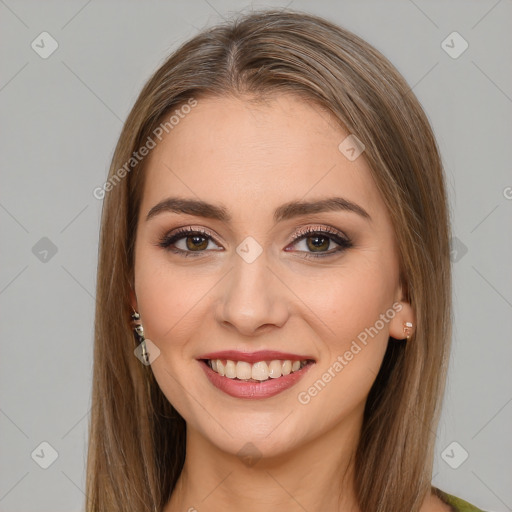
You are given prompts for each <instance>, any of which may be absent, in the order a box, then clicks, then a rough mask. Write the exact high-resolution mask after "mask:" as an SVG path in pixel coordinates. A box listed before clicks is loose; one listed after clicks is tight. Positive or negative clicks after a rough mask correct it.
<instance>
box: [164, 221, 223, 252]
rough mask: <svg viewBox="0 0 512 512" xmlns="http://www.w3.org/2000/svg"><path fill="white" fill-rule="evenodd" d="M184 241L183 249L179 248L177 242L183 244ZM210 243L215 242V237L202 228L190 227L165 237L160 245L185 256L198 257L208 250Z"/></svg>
mask: <svg viewBox="0 0 512 512" xmlns="http://www.w3.org/2000/svg"><path fill="white" fill-rule="evenodd" d="M182 240H183V242H184V243H182V244H181V245H182V247H181V248H180V247H177V246H176V245H177V244H176V242H181V241H182ZM210 241H211V242H213V237H212V235H211V234H210V233H208V232H207V231H204V230H203V229H201V228H193V227H191V226H189V227H186V228H180V229H178V230H177V231H174V232H171V233H169V234H167V235H165V236H163V237H162V238H161V239H160V241H159V242H158V245H159V246H160V247H163V248H164V249H167V250H169V251H172V252H174V253H177V254H180V255H183V256H198V255H199V253H201V252H204V250H205V249H207V248H208V244H209V243H210ZM213 243H214V242H213ZM215 245H216V244H215ZM195 253H196V254H195Z"/></svg>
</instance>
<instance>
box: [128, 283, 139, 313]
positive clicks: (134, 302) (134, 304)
mask: <svg viewBox="0 0 512 512" xmlns="http://www.w3.org/2000/svg"><path fill="white" fill-rule="evenodd" d="M130 305H131V307H132V308H133V309H134V311H138V309H137V308H138V306H137V297H136V295H135V291H134V289H133V288H132V287H131V286H130Z"/></svg>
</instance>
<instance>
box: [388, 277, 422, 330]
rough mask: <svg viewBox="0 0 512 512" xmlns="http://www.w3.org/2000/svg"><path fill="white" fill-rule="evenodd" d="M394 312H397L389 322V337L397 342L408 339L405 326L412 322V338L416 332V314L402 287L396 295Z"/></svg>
mask: <svg viewBox="0 0 512 512" xmlns="http://www.w3.org/2000/svg"><path fill="white" fill-rule="evenodd" d="M393 310H394V311H395V316H394V317H393V318H392V320H391V321H390V322H389V335H390V336H391V337H392V338H394V339H396V340H403V339H405V338H407V332H405V331H404V324H405V323H406V322H410V323H411V324H412V327H410V328H409V333H408V334H409V335H410V336H412V335H413V334H414V332H415V330H416V313H415V311H414V308H413V307H412V306H411V304H410V303H409V302H408V300H407V299H406V298H405V296H404V293H403V287H402V285H400V286H399V287H398V289H397V292H396V294H395V301H394V303H393Z"/></svg>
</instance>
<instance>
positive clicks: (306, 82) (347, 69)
mask: <svg viewBox="0 0 512 512" xmlns="http://www.w3.org/2000/svg"><path fill="white" fill-rule="evenodd" d="M279 92H286V93H294V94H296V95H300V97H301V98H303V99H304V100H306V101H310V102H314V103H315V104H317V105H318V106H320V107H321V108H324V109H327V110H328V111H329V112H331V113H332V114H334V116H335V117H336V118H337V119H338V120H339V125H340V127H342V128H343V129H344V130H346V131H347V132H348V133H350V134H355V135H356V136H357V138H358V139H360V140H361V141H363V143H364V144H365V146H366V149H365V152H364V157H365V158H366V160H367V161H368V163H369V165H370V167H371V170H372V175H373V178H374V180H375V183H376V184H377V186H378V188H379V190H380V193H381V194H382V197H383V199H384V201H385V203H386V206H387V208H388V210H389V213H390V215H391V219H392V222H393V226H394V229H395V234H396V238H397V242H398V247H399V254H400V279H401V282H402V284H403V285H404V288H405V290H406V293H407V297H406V299H407V300H408V301H409V302H410V303H411V304H412V307H413V309H414V312H415V316H416V326H415V334H414V335H413V337H412V338H411V339H410V340H409V341H408V342H407V343H399V342H396V341H393V340H390V342H389V345H388V351H387V353H386V355H385V357H384V361H383V364H382V367H381V370H380V373H379V374H378V376H377V378H376V381H375V383H374V385H373V387H372V389H371V391H370V394H369V396H368V400H367V403H366V409H365V415H364V420H363V426H362V431H361V438H360V442H359V445H358V448H357V455H356V461H355V480H356V481H355V483H356V492H357V496H358V500H359V505H360V508H361V510H364V511H365V512H396V511H397V510H400V511H403V510H407V511H410V512H417V511H418V510H419V508H420V505H421V503H422V501H423V499H424V498H425V496H426V494H427V493H428V492H429V491H430V486H431V477H432V465H433V448H434V441H435V435H434V432H435V431H436V428H437V423H438V420H439V413H440V406H441V401H442V396H443V391H444V385H445V377H446V368H447V358H448V353H449V346H450V337H451V269H450V258H449V253H450V250H449V241H450V227H449V226H450V224H449V212H448V207H447V199H446V190H445V182H444V175H443V169H442V164H441V160H440V155H439V151H438V148H437V144H436V141H435V138H434V135H433V133H432V129H431V127H430V125H429V122H428V120H427V117H426V116H425V113H424V112H423V110H422V108H421V106H420V104H419V102H418V100H417V99H416V97H415V96H414V94H413V93H412V91H411V89H410V87H409V86H408V84H407V83H406V81H405V80H404V79H403V77H402V76H401V75H400V74H399V72H398V71H397V70H396V69H395V68H394V67H393V65H392V64H391V63H390V62H389V61H388V60H387V59H386V58H385V57H384V56H383V55H382V54H380V53H379V52H378V51H377V50H375V49H374V48H373V47H372V46H370V45H369V44H368V43H366V42H365V41H364V40H362V39H361V38H359V37H358V36H356V35H354V34H353V33H351V32H349V31H348V30H345V29H343V28H340V27H338V26H336V25H334V24H332V23H330V22H328V21H326V20H324V19H322V18H319V17H316V16H313V15H310V14H306V13H302V12H297V11H290V10H288V11H274V10H267V11H259V12H253V13H249V14H245V15H241V16H239V17H238V18H236V19H234V20H232V21H229V22H226V23H223V24H221V25H218V26H215V27H213V28H210V29H206V30H204V31H202V32H201V33H199V34H198V35H196V36H195V37H193V38H192V39H191V40H190V41H188V42H186V43H185V44H183V45H182V46H181V47H180V48H178V50H177V51H175V52H174V53H173V54H172V55H171V56H170V57H169V58H168V59H167V60H166V62H164V64H163V65H162V66H161V67H160V68H159V69H158V70H157V71H156V72H155V73H154V75H153V76H152V77H151V78H150V80H149V81H148V82H147V84H146V85H145V86H144V88H143V90H142V91H141V93H140V95H139V97H138V99H137V101H136V102H135V105H134V106H133V108H132V110H131V112H130V114H129V116H128V119H127V120H126V123H125V125H124V128H123V130H122V133H121V136H120V138H119V142H118V144H117V147H116V150H115V153H114V156H113V159H112V164H111V168H110V173H109V178H108V180H107V182H106V183H105V186H104V187H103V188H102V191H103V192H102V194H104V195H105V198H104V204H103V215H102V224H101V235H100V247H99V266H98V280H97V307H96V322H95V345H94V376H93V378H94V381H93V389H92V412H91V423H90V431H89V451H88V460H87V480H86V495H87V498H86V500H87V501H86V510H87V512H93V511H95V512H96V511H109V512H115V511H119V512H121V511H122V512H128V511H133V512H135V511H141V510H149V511H152V512H153V511H160V510H162V508H163V506H164V505H165V504H166V503H167V501H168V500H169V498H170V496H171V493H172V491H173V489H174V486H175V484H176V481H177V479H178V477H179V475H180V472H181V470H182V467H183V463H184V459H185V422H184V420H183V418H182V417H181V416H180V415H179V414H178V413H177V412H176V411H175V409H174V408H173V407H172V405H171V404H170V403H169V402H168V400H167V399H166V398H165V396H164V395H163V393H162V392H161V390H160V389H159V387H158V384H157V382H156V380H155V379H154V377H153V374H152V372H151V368H150V367H149V366H144V365H142V364H141V363H140V361H139V360H138V359H137V358H136V357H135V356H134V354H133V351H134V348H135V346H136V342H135V341H134V338H133V333H132V330H131V327H130V322H129V321H130V312H131V308H130V300H129V297H130V288H131V286H132V285H133V267H134V265H133V264H134V260H133V254H134V250H133V249H134V243H135V232H136V227H137V217H138V212H139V205H140V201H141V194H142V190H143V185H144V179H143V177H144V172H143V171H144V164H145V161H146V160H145V159H142V160H141V161H139V160H137V159H136V158H134V157H133V155H134V152H137V150H138V149H139V148H141V147H142V146H144V145H145V144H147V141H148V140H149V138H153V139H154V134H155V129H157V127H158V126H159V124H160V123H161V122H162V119H164V118H165V116H169V115H170V113H171V112H172V111H174V110H175V109H178V108H179V107H180V106H183V105H185V104H187V102H189V103H190V101H191V100H192V101H201V98H204V97H207V96H214V95H217V96H219V95H224V96H226V95H238V96H240V97H242V96H243V97H248V96H251V97H260V98H261V97H263V96H264V95H266V94H274V93H279ZM122 169H124V172H123V171H122Z"/></svg>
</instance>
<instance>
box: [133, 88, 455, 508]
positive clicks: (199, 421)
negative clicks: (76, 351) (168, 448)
mask: <svg viewBox="0 0 512 512" xmlns="http://www.w3.org/2000/svg"><path fill="white" fill-rule="evenodd" d="M347 135H348V134H347V133H344V132H343V131H342V130H341V129H340V128H339V126H338V125H337V124H336V123H335V121H334V119H333V118H332V117H331V116H330V115H329V114H328V113H326V112H324V111H322V110H321V109H320V108H319V107H317V106H314V105H312V104H308V103H306V102H305V101H304V100H301V99H297V98H295V97H293V96H291V95H284V94H281V95H279V96H276V97H274V98H273V99H270V100H267V101H266V102H265V103H259V104H256V103H254V102H249V101H247V99H244V98H234V97H229V98H228V97H223V98H206V99H200V100H199V101H198V105H197V106H196V107H195V108H193V109H192V110H191V112H190V113H189V114H187V115H186V117H185V118H184V119H182V120H181V121H180V122H179V124H178V125H176V126H175V127H174V128H173V130H172V131H170V133H169V134H168V135H167V136H165V138H164V139H163V140H162V142H160V143H159V144H158V145H157V147H156V148H155V149H153V150H152V152H151V154H150V156H149V165H148V167H147V170H146V172H147V174H146V181H145V186H144V191H143V199H142V203H141V208H140V216H139V224H138V229H137V235H136V246H135V285H134V287H135V290H134V292H133V294H132V304H133V307H134V308H135V309H136V310H138V311H139V312H140V315H141V321H142V323H143V326H144V331H145V335H146V338H147V339H149V340H151V341H152V342H153V343H154V344H155V345H157V346H158V348H159V350H160V355H159V356H158V357H157V359H156V360H155V361H154V362H153V363H152V365H151V368H152V370H153V372H154V375H155V378H156V380H157V381H158V384H159V386H160V388H161V389H162V391H163V393H164V394H165V396H166V397H167V398H168V399H169V401H170V402H171V403H172V404H173V405H174V407H175V408H176V409H177V410H178V411H179V412H180V414H181V415H182V416H183V417H184V418H185V420H186V423H187V456H186V462H185V467H184V469H183V472H182V474H181V476H180V479H179V481H178V484H177V486H176V489H175V492H174V493H173V495H172V497H171V500H170V501H169V502H168V504H167V506H166V508H165V512H174V511H185V510H193V509H192V507H194V508H195V509H196V510H208V511H211V512H215V511H220V510H222V511H225V510H244V511H246V512H252V511H257V510H258V511H260V510H262V509H263V507H264V509H265V510H287V511H289V512H292V511H299V510H300V511H303V510H304V509H306V510H339V511H344V512H348V511H354V512H355V511H359V508H358V507H357V505H356V502H355V495H354V485H353V465H352V463H353V458H352V457H353V454H354V451H355V448H356V446H357V441H358V438H359V432H360V428H361V422H362V415H363V410H364V405H365V401H366V398H367V395H368V393H369V390H370V388H371V385H372V383H373V382H374V379H375V376H376V374H377V372H378V369H379V367H380V364H381V362H382V359H383V356H384V353H385V349H386V345H387V342H388V337H389V336H393V337H394V338H397V339H402V338H404V337H405V336H404V333H403V323H404V322H405V321H410V322H413V323H414V312H413V310H412V308H411V306H410V305H409V304H408V303H406V302H404V301H402V289H401V287H400V284H399V279H398V275H399V267H398V254H397V248H396V241H395V237H394V232H393V228H392V224H391V221H390V218H389V215H388V213H387V211H386V208H385V206H384V203H383V201H382V198H381V197H380V195H379V192H378V190H377V189H376V187H375V185H374V183H373V181H372V178H371V175H370V170H369V167H368V165H367V163H366V161H365V159H364V154H363V155H362V156H360V157H359V158H357V159H356V160H354V161H349V160H348V159H347V158H346V157H345V156H344V155H343V154H342V153H341V152H340V151H339V150H338V145H339V144H340V142H341V141H342V140H343V139H344V138H345V137H346V136H347ZM333 195H337V196H341V197H344V198H346V199H349V200H350V201H352V202H354V203H357V204H358V205H359V206H361V207H362V208H364V209H365V210H366V211H367V212H368V214H369V215H370V216H371V221H369V220H366V219H364V218H363V217H361V216H359V215H357V214H356V213H353V212H348V211H329V212H323V213H315V214H309V215H306V216H301V217H296V218H293V219H289V220H285V221H282V222H280V223H278V224H274V221H273V218H272V215H273V211H274V209H275V208H277V207H278V206H280V205H282V204H283V203H285V202H288V201H292V200H301V199H302V200H316V199H321V198H325V197H330V196H333ZM169 196H178V197H181V198H191V199H201V200H205V201H208V202H211V203H214V204H219V205H220V204H221V205H223V206H224V207H225V208H226V209H227V210H228V211H229V213H230V214H231V216H232V221H231V222H230V223H223V222H221V221H218V220H213V219H208V218H203V217H197V216H192V215H182V214H177V213H173V212H161V213H159V214H157V215H155V216H153V217H152V218H151V219H149V220H146V216H147V214H148V212H149V211H150V210H151V208H152V207H153V206H155V205H156V204H157V203H159V202H161V201H162V200H164V199H166V198H167V197H169ZM187 226H193V227H194V228H203V229H205V230H207V231H209V232H210V233H211V236H212V238H210V239H208V238H206V240H209V243H208V245H207V246H206V244H203V246H202V248H201V249H198V250H197V249H196V253H197V252H198V251H202V252H201V254H199V255H198V256H197V257H184V256H182V255H178V254H175V253H172V252H170V251H169V249H165V248H163V247H160V246H159V245H158V243H159V241H160V239H161V238H162V237H164V236H165V235H166V234H168V233H169V232H171V231H173V230H176V228H180V227H187ZM307 226H313V227H314V228H315V229H317V228H323V229H325V227H327V226H332V227H335V228H336V229H337V230H339V231H340V232H342V233H343V234H345V235H346V236H348V237H349V238H350V239H351V241H352V243H353V246H352V247H350V248H347V249H345V250H344V251H342V252H338V253H334V254H333V255H332V256H327V257H324V258H318V259H317V260H313V259H306V258H305V257H304V256H303V255H304V254H315V253H314V252H313V251H314V248H313V249H312V248H311V244H310V246H308V244H307V239H302V240H300V241H297V242H292V237H293V235H294V234H296V233H297V231H298V229H299V228H300V227H307ZM186 236H187V235H186V234H185V235H184V238H181V239H180V240H179V241H176V242H175V243H174V246H175V247H178V248H181V249H182V250H189V251H191V249H190V245H189V246H188V249H187V245H186V242H187V238H186ZM247 236H251V237H253V238H254V239H255V240H256V241H257V242H258V243H259V245H260V246H261V248H262V250H263V252H262V254H261V255H260V256H259V257H258V258H256V260H255V261H253V262H252V263H250V264H249V263H247V262H246V261H244V259H242V258H241V257H240V256H239V255H238V254H237V252H236V248H237V246H238V245H239V244H240V243H241V242H242V241H243V240H244V239H245V238H246V237H247ZM309 236H310V241H311V236H312V235H309ZM328 240H331V241H330V243H329V245H327V242H325V245H324V246H323V247H324V248H323V251H324V252H325V251H332V250H334V249H336V248H337V247H339V246H338V244H337V243H336V242H335V241H334V240H333V239H328ZM200 241H204V240H200ZM189 242H190V240H189ZM205 247H206V248H205ZM285 248H288V251H285V250H284V249H285ZM192 250H193V249H192ZM396 302H399V303H400V304H401V305H402V309H401V311H400V312H398V313H396V314H395V316H394V318H392V319H390V320H389V321H388V322H387V323H385V326H384V328H383V329H381V330H380V331H379V333H378V335H376V336H374V337H373V338H370V341H369V342H368V344H367V345H366V346H364V347H363V349H362V350H361V351H360V352H359V353H357V355H355V356H354V358H353V359H352V360H351V361H350V362H349V363H348V364H347V365H346V366H345V367H344V368H343V370H342V371H341V372H339V373H337V374H336V377H335V378H333V379H332V380H331V381H330V382H329V383H328V384H327V385H326V386H325V388H324V389H323V390H322V391H321V392H320V393H318V394H317V395H316V396H314V397H313V398H312V399H311V400H310V402H309V403H307V404H302V403H299V401H298V399H297V395H298V393H299V392H300V391H307V389H308V388H309V387H310V386H311V385H312V384H313V383H314V382H315V381H317V380H318V379H319V378H321V376H322V374H323V373H324V372H325V371H327V370H328V369H329V367H332V365H333V363H334V361H336V359H337V357H338V356H339V355H343V354H344V353H345V352H346V351H347V350H348V349H349V348H350V346H351V343H352V341H353V340H356V339H357V336H358V334H360V333H361V332H363V331H364V330H365V328H367V327H370V326H373V325H374V324H375V322H376V320H378V319H379V315H381V314H382V313H385V312H386V311H387V310H389V309H390V308H391V307H392V304H393V303H396ZM226 349H234V350H240V351H257V350H265V349H270V350H280V351H283V352H292V353H297V354H301V355H305V354H307V355H310V356H312V357H313V358H314V359H315V361H316V363H315V365H314V366H313V367H312V368H310V370H309V371H308V373H307V374H306V375H305V376H304V378H303V379H302V380H301V381H300V382H299V383H297V384H296V385H295V386H293V387H292V388H291V389H288V390H286V391H284V392H282V393H280V394H279V395H277V396H274V397H272V398H267V399H260V400H244V399H239V398H233V397H231V396H228V395H226V394H224V393H223V392H221V391H220V390H218V389H217V388H215V387H214V386H213V385H212V384H211V383H210V382H209V380H208V379H207V378H206V377H205V375H204V372H203V370H202V369H201V367H200V364H199V363H198V361H197V360H196V359H197V358H198V357H199V356H200V355H202V354H205V353H207V352H211V351H216V350H226ZM247 443H252V445H251V446H254V447H255V448H253V450H255V451H257V454H258V456H259V457H261V458H259V460H258V461H257V463H256V464H254V465H246V464H245V463H244V462H243V461H242V460H241V457H239V456H238V455H237V454H238V452H239V451H240V450H241V449H242V447H244V446H246V444H247ZM342 475H345V477H344V478H343V479H342V481H341V480H340V479H341V476H342ZM340 481H341V487H340ZM334 489H340V492H339V494H338V493H336V492H334V491H333V490H334ZM421 510H422V512H425V511H435V510H448V509H447V508H445V507H444V506H442V505H441V504H440V502H439V501H438V500H437V498H433V497H428V498H427V499H426V500H425V503H424V504H423V507H422V509H421Z"/></svg>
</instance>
